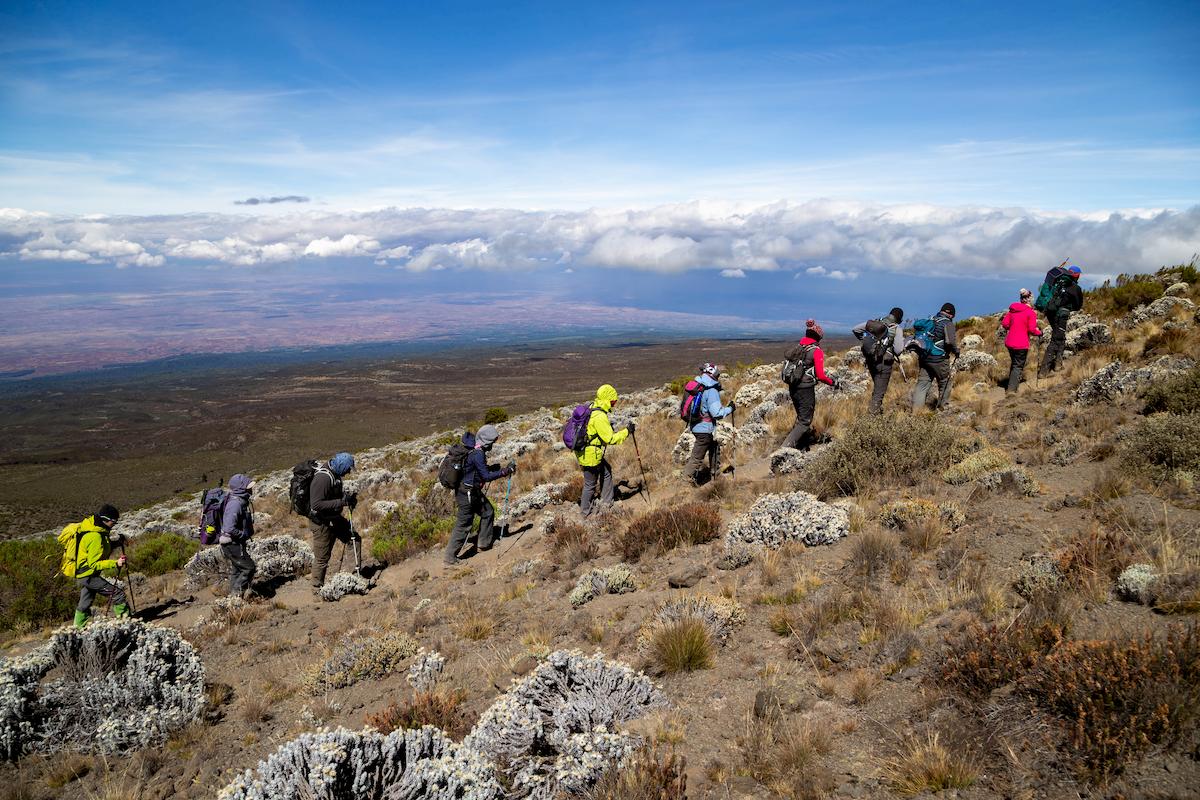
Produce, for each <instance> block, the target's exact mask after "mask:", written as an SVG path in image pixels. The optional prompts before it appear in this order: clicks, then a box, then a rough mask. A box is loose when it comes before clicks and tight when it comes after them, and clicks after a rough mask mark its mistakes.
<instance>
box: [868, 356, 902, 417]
mask: <svg viewBox="0 0 1200 800" xmlns="http://www.w3.org/2000/svg"><path fill="white" fill-rule="evenodd" d="M894 365H895V362H892V361H887V360H886V359H885V360H884V362H883V363H882V364H877V363H875V360H874V359H872V358H868V359H867V372H869V373H870V374H871V385H872V389H871V405H870V406H868V410H869V411H870V413H872V414H882V413H883V398H884V395H886V394H887V390H888V384H889V383H890V382H891V380H892V367H893V366H894Z"/></svg>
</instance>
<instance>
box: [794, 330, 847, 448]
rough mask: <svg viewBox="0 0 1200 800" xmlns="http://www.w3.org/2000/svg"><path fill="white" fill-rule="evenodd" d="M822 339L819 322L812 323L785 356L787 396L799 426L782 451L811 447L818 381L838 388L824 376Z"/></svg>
mask: <svg viewBox="0 0 1200 800" xmlns="http://www.w3.org/2000/svg"><path fill="white" fill-rule="evenodd" d="M823 338H825V331H824V329H822V328H821V326H820V325H818V324H817V321H816V320H813V319H810V320H808V323H807V330H805V332H804V338H803V339H801V340H800V342H799V344H797V345H796V346H795V347H793V348H792V349H791V350H789V351H788V354H787V356H786V358H787V363H786V364H785V365H784V375H783V378H784V381H785V382H786V383H787V385H788V394H790V395H791V397H792V406H793V407H794V408H795V409H796V425H795V426H794V427H793V428H792V431H791V433H789V434H788V435H787V438H786V439H784V440H783V445H782V446H783V447H792V448H796V449H797V450H799V449H801V447H800V443H801V442H802V441H803V442H804V447H805V448H807V447H808V441H807V439H808V435H809V433H810V432H811V430H812V421H813V414H815V413H816V411H817V381H820V382H821V383H826V384H829V385H830V386H832V387H833V388H835V389H837V388H839V385H838V382H837V381H835V380H834V379H833V378H830V377H829V376H828V375H826V374H825V354H824V353H823V352H821V348H820V346H819V343H820V341H821V339H823ZM789 368H790V369H789Z"/></svg>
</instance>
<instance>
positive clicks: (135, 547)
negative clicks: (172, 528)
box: [128, 532, 200, 577]
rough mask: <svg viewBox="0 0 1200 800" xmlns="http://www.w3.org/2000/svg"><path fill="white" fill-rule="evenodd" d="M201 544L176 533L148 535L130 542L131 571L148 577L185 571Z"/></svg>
mask: <svg viewBox="0 0 1200 800" xmlns="http://www.w3.org/2000/svg"><path fill="white" fill-rule="evenodd" d="M199 549H200V543H199V542H197V541H194V540H192V539H187V538H184V537H183V536H180V535H179V534H176V533H165V532H164V533H147V534H145V535H143V536H139V537H137V538H136V539H130V540H129V553H128V555H129V569H130V571H132V572H140V573H142V574H143V575H146V576H148V577H154V576H155V575H163V574H165V573H167V572H174V571H175V570H177V569H183V565H184V564H186V563H187V562H188V561H189V560H190V559H191V557H192V556H193V555H195V554H196V551H197V550H199Z"/></svg>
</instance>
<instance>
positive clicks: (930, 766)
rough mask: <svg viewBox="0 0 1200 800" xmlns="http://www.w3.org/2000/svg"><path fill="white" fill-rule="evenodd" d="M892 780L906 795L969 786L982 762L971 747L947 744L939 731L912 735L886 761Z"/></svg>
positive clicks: (977, 773)
mask: <svg viewBox="0 0 1200 800" xmlns="http://www.w3.org/2000/svg"><path fill="white" fill-rule="evenodd" d="M883 771H884V774H885V776H886V777H887V779H888V782H889V783H891V785H892V786H893V787H894V788H895V789H896V791H897V792H899V793H900V794H902V795H906V796H907V795H914V794H920V793H921V792H940V791H943V790H945V789H965V788H966V787H968V786H970V785H971V784H972V783H974V782H975V778H976V777H977V776H978V775H979V765H978V763H977V762H976V760H975V757H974V755H973V754H972V753H971V751H970V750H968V749H966V748H964V747H961V746H957V745H956V746H955V747H947V746H945V745H943V744H942V742H941V740H940V736H939V735H938V734H937V733H936V732H935V733H930V734H927V735H926V736H924V737H920V736H909V737H907V738H905V740H904V741H903V742H902V743H901V745H900V752H899V753H898V754H897V755H896V756H895V757H894V758H891V759H888V760H887V761H885V762H884V767H883Z"/></svg>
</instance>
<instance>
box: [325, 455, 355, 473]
mask: <svg viewBox="0 0 1200 800" xmlns="http://www.w3.org/2000/svg"><path fill="white" fill-rule="evenodd" d="M329 469H330V471H331V472H332V473H333V474H334V475H337V476H338V477H339V478H340V477H342V476H343V475H345V474H346V473H347V472H349V471H350V470H352V469H354V456H352V455H350V454H349V453H338V454H337V455H336V456H334V457H333V458H331V459H329Z"/></svg>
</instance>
